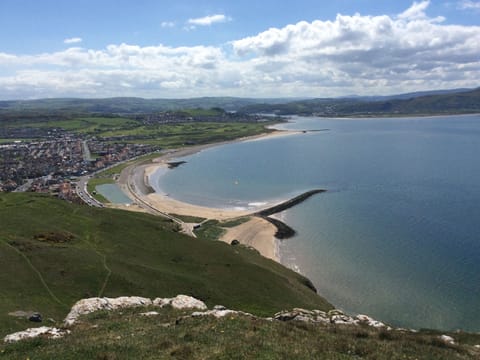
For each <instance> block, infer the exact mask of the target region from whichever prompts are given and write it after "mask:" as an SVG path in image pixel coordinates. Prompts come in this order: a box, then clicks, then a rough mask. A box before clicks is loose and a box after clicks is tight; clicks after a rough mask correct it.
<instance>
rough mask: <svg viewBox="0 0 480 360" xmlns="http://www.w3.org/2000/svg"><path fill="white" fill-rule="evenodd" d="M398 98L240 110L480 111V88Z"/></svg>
mask: <svg viewBox="0 0 480 360" xmlns="http://www.w3.org/2000/svg"><path fill="white" fill-rule="evenodd" d="M410 95H411V97H410V98H408V94H403V95H399V98H395V97H392V98H390V99H387V100H380V101H371V100H365V99H363V98H359V97H356V98H344V99H312V100H303V101H294V102H289V103H285V104H252V105H248V106H246V107H244V108H242V109H240V111H243V112H246V113H275V114H279V115H318V116H396V115H398V116H401V115H438V114H466V113H479V112H480V88H478V89H475V90H468V91H463V90H462V91H458V92H453V93H452V92H450V91H446V92H445V93H440V94H438V93H437V94H433V95H420V96H419V94H410Z"/></svg>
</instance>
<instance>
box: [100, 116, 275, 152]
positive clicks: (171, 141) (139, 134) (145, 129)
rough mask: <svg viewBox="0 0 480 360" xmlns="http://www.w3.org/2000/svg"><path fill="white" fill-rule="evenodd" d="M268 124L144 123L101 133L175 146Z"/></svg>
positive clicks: (221, 138)
mask: <svg viewBox="0 0 480 360" xmlns="http://www.w3.org/2000/svg"><path fill="white" fill-rule="evenodd" d="M266 125H270V123H234V122H227V123H209V122H192V123H181V124H162V125H154V126H144V125H140V126H138V127H136V128H132V129H126V130H112V131H105V132H101V133H98V134H97V135H98V136H101V137H105V138H117V137H121V138H122V139H125V141H126V142H130V143H142V144H151V145H158V146H161V147H165V148H174V147H179V146H185V145H193V144H208V143H212V142H219V141H227V140H233V139H237V138H241V137H246V136H252V135H258V134H262V133H265V132H268V130H266V128H265V126H266Z"/></svg>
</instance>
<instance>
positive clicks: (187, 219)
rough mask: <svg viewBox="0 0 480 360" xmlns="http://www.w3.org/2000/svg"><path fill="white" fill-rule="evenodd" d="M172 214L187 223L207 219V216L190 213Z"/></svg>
mask: <svg viewBox="0 0 480 360" xmlns="http://www.w3.org/2000/svg"><path fill="white" fill-rule="evenodd" d="M169 215H171V216H173V217H174V218H177V219H180V220H182V221H183V222H186V223H192V224H193V223H197V224H198V223H201V222H202V221H205V220H207V219H205V218H202V217H198V216H189V215H179V214H169Z"/></svg>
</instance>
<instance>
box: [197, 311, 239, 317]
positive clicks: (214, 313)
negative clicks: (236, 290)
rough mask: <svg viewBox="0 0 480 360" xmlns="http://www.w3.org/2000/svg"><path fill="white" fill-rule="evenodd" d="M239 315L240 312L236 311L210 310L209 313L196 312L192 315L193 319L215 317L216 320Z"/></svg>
mask: <svg viewBox="0 0 480 360" xmlns="http://www.w3.org/2000/svg"><path fill="white" fill-rule="evenodd" d="M233 314H238V311H235V310H228V309H225V310H208V311H195V312H193V313H192V315H191V316H192V317H200V316H215V317H216V318H221V317H224V316H227V315H233Z"/></svg>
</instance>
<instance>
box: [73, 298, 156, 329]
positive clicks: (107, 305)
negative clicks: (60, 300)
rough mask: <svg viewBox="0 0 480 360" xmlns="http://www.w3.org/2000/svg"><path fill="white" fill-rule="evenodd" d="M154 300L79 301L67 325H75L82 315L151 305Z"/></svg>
mask: <svg viewBox="0 0 480 360" xmlns="http://www.w3.org/2000/svg"><path fill="white" fill-rule="evenodd" d="M151 304H152V300H150V299H148V298H143V297H139V296H121V297H118V298H115V299H111V298H98V297H97V298H89V299H82V300H79V301H77V302H76V303H75V305H73V307H72V309H71V310H70V312H69V313H68V315H67V317H66V318H65V325H66V326H70V325H73V324H74V323H75V322H76V321H77V320H78V318H79V317H80V316H81V315H86V314H90V313H92V312H95V311H99V310H117V309H123V308H129V307H137V306H147V305H151Z"/></svg>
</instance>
